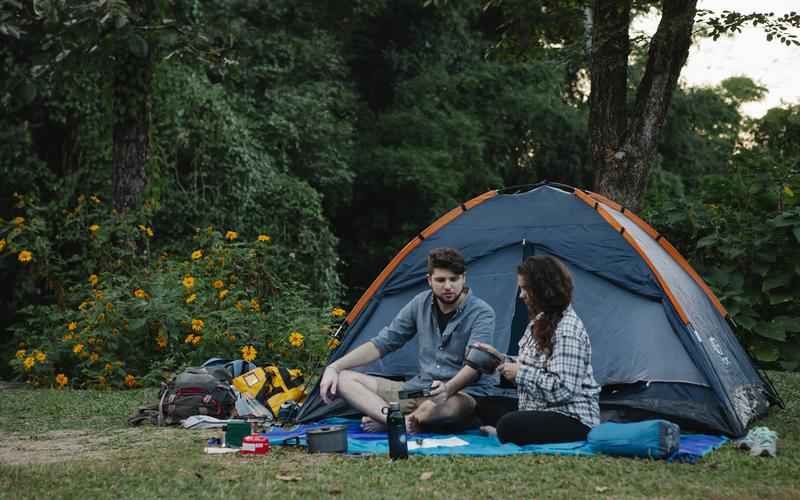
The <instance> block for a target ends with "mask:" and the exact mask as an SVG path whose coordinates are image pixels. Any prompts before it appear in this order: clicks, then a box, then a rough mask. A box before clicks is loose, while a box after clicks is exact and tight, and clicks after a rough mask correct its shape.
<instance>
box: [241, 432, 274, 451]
mask: <svg viewBox="0 0 800 500" xmlns="http://www.w3.org/2000/svg"><path fill="white" fill-rule="evenodd" d="M269 450H270V446H269V439H267V438H266V437H264V436H258V435H252V436H247V437H245V438H244V440H243V441H242V449H241V450H239V454H240V455H266V454H267V453H269Z"/></svg>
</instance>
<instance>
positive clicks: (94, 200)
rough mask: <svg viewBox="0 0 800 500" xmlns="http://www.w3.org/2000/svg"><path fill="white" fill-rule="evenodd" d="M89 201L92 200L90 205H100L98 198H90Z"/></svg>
mask: <svg viewBox="0 0 800 500" xmlns="http://www.w3.org/2000/svg"><path fill="white" fill-rule="evenodd" d="M89 199H90V200H92V203H94V204H95V205H99V204H100V198H98V197H97V196H95V195H92V196H90V197H89Z"/></svg>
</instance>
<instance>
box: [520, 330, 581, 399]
mask: <svg viewBox="0 0 800 500" xmlns="http://www.w3.org/2000/svg"><path fill="white" fill-rule="evenodd" d="M588 352H589V351H588V349H587V346H586V345H585V344H584V342H583V341H582V339H581V338H579V337H577V336H575V335H564V336H561V337H560V338H559V339H558V341H557V342H556V343H555V345H553V354H552V355H551V356H550V358H549V359H548V361H547V364H546V366H545V368H544V369H540V368H536V367H533V366H529V365H520V367H519V370H518V371H517V377H516V383H517V387H519V389H520V390H522V391H524V392H525V393H526V394H527V395H529V396H530V397H531V398H534V399H539V400H544V401H546V402H547V403H550V404H556V403H563V402H565V401H569V400H570V399H572V398H573V397H574V395H575V394H576V393H577V392H578V390H579V389H580V387H581V381H582V379H583V377H584V376H585V365H586V359H585V358H586V356H587V354H588Z"/></svg>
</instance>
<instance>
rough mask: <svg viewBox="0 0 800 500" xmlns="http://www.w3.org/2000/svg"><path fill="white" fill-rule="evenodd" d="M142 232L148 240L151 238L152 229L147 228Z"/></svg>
mask: <svg viewBox="0 0 800 500" xmlns="http://www.w3.org/2000/svg"><path fill="white" fill-rule="evenodd" d="M144 232H145V234H147V237H148V238H152V237H153V229H152V228H149V227H148V228H147V229H145V231H144Z"/></svg>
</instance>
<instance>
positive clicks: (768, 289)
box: [646, 108, 800, 369]
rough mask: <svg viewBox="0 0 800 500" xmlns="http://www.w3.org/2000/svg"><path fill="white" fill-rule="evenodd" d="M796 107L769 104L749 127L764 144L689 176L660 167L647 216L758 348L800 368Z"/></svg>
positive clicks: (757, 353) (763, 357)
mask: <svg viewBox="0 0 800 500" xmlns="http://www.w3.org/2000/svg"><path fill="white" fill-rule="evenodd" d="M798 114H800V109H798V108H789V109H786V110H772V111H770V113H768V114H767V116H765V117H764V118H763V119H761V120H758V121H757V122H756V123H755V124H754V128H753V129H752V131H751V135H752V136H753V137H755V138H756V140H757V141H758V142H756V143H754V144H751V145H750V146H749V147H748V148H743V147H739V148H737V154H735V155H733V156H732V158H731V160H730V161H727V162H717V163H713V164H711V165H707V166H706V168H705V169H702V170H701V169H698V174H699V175H696V176H695V177H694V178H689V179H686V181H685V182H684V180H683V179H682V178H681V177H678V176H676V175H674V174H672V173H669V172H662V173H661V174H660V175H659V176H656V177H655V178H654V183H653V184H654V185H653V189H652V190H651V192H650V193H649V195H648V199H649V204H648V211H647V214H646V216H647V218H648V219H649V220H651V221H654V222H655V223H656V225H657V226H658V228H659V230H660V231H661V232H662V233H663V234H665V235H666V236H667V237H668V238H669V239H670V241H671V242H672V243H673V244H674V245H676V246H677V247H678V248H682V249H684V251H686V252H687V253H688V257H689V260H690V261H691V262H692V263H693V265H694V266H695V267H696V269H697V270H698V271H699V272H700V273H701V274H702V275H703V276H704V278H705V279H706V281H707V282H708V283H709V285H710V286H711V287H712V289H713V290H714V292H715V293H716V294H717V296H718V297H719V299H720V300H721V302H722V303H723V305H724V306H725V307H726V308H727V309H728V312H729V313H730V315H731V317H732V319H733V320H734V322H735V324H736V325H737V328H736V332H737V334H738V335H739V337H740V338H741V340H742V341H743V343H744V344H745V345H746V346H747V348H748V350H749V351H750V353H751V354H752V355H753V356H754V357H755V358H756V359H757V360H758V361H760V362H762V363H768V364H773V365H776V366H781V367H783V368H785V369H797V368H798V367H800V326H798V325H800V300H798V298H797V293H796V291H797V290H798V289H800V252H798V251H797V249H798V245H800V203H799V202H798V201H799V200H798V195H797V194H796V191H798V189H799V188H800V170H799V169H798V168H797V165H798V164H800V155H799V154H798V152H797V150H796V149H792V148H793V147H794V145H793V141H786V140H785V139H784V138H785V137H788V135H787V134H790V132H791V129H792V127H793V126H795V123H796V121H797V116H798ZM665 164H669V162H667V161H665ZM704 170H705V172H706V173H703V171H704ZM686 174H688V172H686V171H684V175H686ZM694 183H696V184H694Z"/></svg>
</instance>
